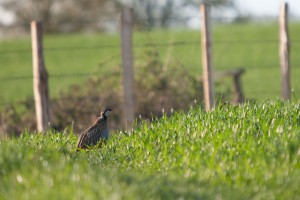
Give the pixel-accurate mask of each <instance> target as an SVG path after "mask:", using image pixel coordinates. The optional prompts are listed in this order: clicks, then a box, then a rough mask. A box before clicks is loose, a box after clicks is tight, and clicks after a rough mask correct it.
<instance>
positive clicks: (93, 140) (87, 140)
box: [77, 119, 105, 149]
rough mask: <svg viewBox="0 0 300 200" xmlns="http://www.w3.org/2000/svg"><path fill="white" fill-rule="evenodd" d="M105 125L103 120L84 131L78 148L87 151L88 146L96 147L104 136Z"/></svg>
mask: <svg viewBox="0 0 300 200" xmlns="http://www.w3.org/2000/svg"><path fill="white" fill-rule="evenodd" d="M100 120H101V119H100ZM104 125H105V124H104V121H103V120H101V121H98V123H95V124H94V125H92V126H91V127H89V128H88V129H87V130H86V131H84V132H83V133H82V134H81V135H80V137H79V139H78V143H77V148H80V149H85V148H87V147H88V146H93V145H96V144H97V143H98V142H99V140H100V138H101V136H102V131H103V128H104Z"/></svg>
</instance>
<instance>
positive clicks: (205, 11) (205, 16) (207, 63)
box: [200, 4, 215, 111]
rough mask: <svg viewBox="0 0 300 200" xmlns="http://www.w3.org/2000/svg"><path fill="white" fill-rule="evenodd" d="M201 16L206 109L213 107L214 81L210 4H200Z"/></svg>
mask: <svg viewBox="0 0 300 200" xmlns="http://www.w3.org/2000/svg"><path fill="white" fill-rule="evenodd" d="M200 12H201V17H202V24H201V46H202V47H201V48H202V67H203V90H204V100H205V108H206V111H209V110H212V109H213V108H214V101H215V100H214V98H215V97H214V81H213V67H212V53H211V48H212V47H211V43H212V40H211V20H210V6H209V5H206V4H202V5H201V6H200Z"/></svg>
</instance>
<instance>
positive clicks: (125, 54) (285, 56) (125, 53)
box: [0, 4, 297, 130]
mask: <svg viewBox="0 0 300 200" xmlns="http://www.w3.org/2000/svg"><path fill="white" fill-rule="evenodd" d="M286 7H287V5H286V4H285V5H284V6H283V9H282V13H283V14H281V16H282V17H281V19H285V20H281V22H282V23H281V24H282V25H281V30H285V31H280V32H281V33H282V35H281V38H282V39H280V44H281V49H282V52H284V53H281V54H280V55H282V56H281V57H282V58H281V59H282V63H283V64H282V72H283V73H282V74H283V75H282V83H283V84H282V88H283V89H282V91H285V92H282V93H283V99H289V98H290V80H289V77H290V75H289V73H290V72H289V71H290V70H289V66H290V64H289V57H290V56H289V45H290V44H291V42H289V40H288V39H289V37H288V34H287V31H286V30H287V23H286V22H287V17H286V16H287V14H286V13H284V12H286V11H287V9H286ZM204 9H205V6H203V7H202V10H203V12H202V13H203V14H204V13H205V12H204ZM125 13H127V14H125ZM125 13H124V15H123V17H122V19H123V20H122V27H123V28H122V30H123V31H122V38H123V39H122V42H121V43H122V62H123V69H124V78H123V85H124V95H125V97H126V98H125V100H124V103H125V105H126V106H124V109H125V113H127V114H128V115H127V116H128V118H127V120H126V121H127V124H128V126H130V124H131V123H132V121H133V113H134V96H133V91H132V88H133V73H134V72H133V60H132V58H134V55H132V54H131V52H132V50H131V49H132V47H131V45H132V41H131V38H132V35H131V33H132V30H131V27H132V22H131V20H132V19H131V18H130V13H131V11H128V10H127V11H125ZM205 16H206V17H202V19H208V18H209V14H208V13H206V14H205ZM203 22H204V23H203V24H205V25H207V26H209V24H210V23H211V22H210V21H209V20H207V21H203ZM204 27H205V26H203V30H202V32H203V33H204V32H205V33H206V34H202V36H203V37H204V36H206V38H202V52H203V57H202V62H203V64H202V66H203V67H205V68H204V69H203V74H204V75H205V76H204V77H203V82H204V86H205V88H204V91H207V92H205V93H206V96H207V98H205V99H208V100H206V105H208V106H207V110H210V109H211V108H212V107H213V104H214V103H213V102H214V100H213V99H214V98H213V94H214V92H213V91H214V89H213V87H214V86H213V81H212V79H213V78H214V77H215V76H217V74H216V75H212V72H213V71H214V70H212V69H210V67H211V66H213V65H214V64H213V63H212V60H214V59H215V58H213V56H212V55H210V54H212V53H211V52H210V45H211V44H217V45H222V44H223V45H224V44H226V45H227V44H230V45H253V43H256V44H259V43H261V42H265V43H266V44H269V43H271V44H274V43H278V42H279V41H274V40H270V41H234V40H232V41H209V38H211V35H210V34H211V33H210V32H209V30H210V29H209V28H208V29H205V28H204ZM204 30H207V31H204ZM199 38H200V33H199ZM207 38H208V39H207ZM33 41H34V40H33ZM207 41H208V42H207ZM296 42H297V41H296ZM296 42H295V43H296ZM293 44H294V43H293ZM190 45H199V46H200V42H199V40H195V41H192V40H191V41H180V42H156V43H151V42H149V43H144V44H138V45H136V46H135V47H136V48H138V47H149V46H155V47H167V48H168V47H169V46H190ZM118 47H119V45H118V44H113V45H93V46H88V47H77V46H76V47H75V46H74V47H63V48H51V49H49V48H48V49H46V52H47V51H66V50H70V51H71V50H80V49H81V50H84V49H99V48H101V49H109V48H118ZM33 49H34V48H33ZM26 51H27V50H24V49H20V50H16V51H3V52H0V54H9V53H23V52H26ZM205 52H206V53H205ZM34 55H35V54H34ZM37 57H38V56H37ZM198 57H200V55H199V56H198ZM193 59H197V58H193ZM199 60H201V59H199ZM37 63H42V62H41V61H40V62H38V61H37ZM209 63H211V64H209ZM233 65H234V64H233ZM264 65H265V64H264ZM249 66H251V64H250V65H249V64H248V66H247V64H246V65H245V64H243V65H242V67H244V68H249ZM265 66H268V65H265ZM270 66H272V67H273V66H276V64H270ZM199 71H200V70H199ZM40 72H42V73H43V74H44V75H43V76H41V77H46V76H45V72H43V71H40ZM205 72H207V73H205ZM238 72H239V73H238V74H239V75H238V76H237V75H236V73H230V72H229V73H226V72H225V75H226V76H227V75H228V74H229V76H232V77H233V80H234V81H235V83H236V84H235V88H236V91H237V93H242V92H241V86H240V84H239V82H240V80H239V78H237V77H239V76H240V75H241V74H242V72H241V71H239V70H238ZM246 72H248V71H247V69H246ZM126 73H127V75H125V74H126ZM90 75H91V74H90V73H79V74H72V73H69V74H68V73H66V74H57V75H53V74H52V75H51V74H50V78H55V77H56V78H59V77H73V76H77V77H78V76H83V77H85V76H90ZM223 75H224V73H223ZM33 77H34V80H37V81H42V82H43V80H44V83H46V80H47V78H44V79H36V78H37V76H36V75H34V76H33ZM28 78H32V77H30V76H27V77H24V76H21V77H18V76H16V77H3V78H2V79H0V80H1V81H7V80H20V79H28ZM127 78H128V79H127ZM35 85H36V86H38V85H40V84H39V83H36V84H35ZM43 88H45V87H43ZM46 88H47V87H46ZM40 89H41V88H40ZM35 91H36V92H35V95H37V94H36V93H40V94H42V95H41V97H39V98H38V97H35V99H36V100H35V101H36V103H37V102H38V101H39V100H37V99H42V98H44V99H47V91H46V89H42V91H40V92H37V91H38V90H37V89H36V90H35ZM43 102H47V100H45V101H41V102H40V103H39V104H40V105H38V103H37V104H36V105H37V106H39V107H40V109H38V108H36V111H37V113H38V110H44V111H42V113H44V114H38V115H37V118H38V119H39V118H40V119H41V120H40V121H41V123H40V124H43V125H41V126H42V127H41V126H38V129H39V130H44V129H46V128H47V126H48V123H47V121H49V118H48V119H47V115H48V114H47V112H48V111H47V108H45V104H44V103H43ZM46 104H47V103H46ZM43 108H44V109H43ZM41 116H45V117H44V118H43V117H41ZM42 118H43V119H42ZM38 121H39V120H38ZM45 122H46V123H45ZM39 127H40V128H39Z"/></svg>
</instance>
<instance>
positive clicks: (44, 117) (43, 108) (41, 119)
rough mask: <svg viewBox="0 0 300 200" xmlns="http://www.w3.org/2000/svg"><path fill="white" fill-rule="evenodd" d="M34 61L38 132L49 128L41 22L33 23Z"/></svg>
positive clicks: (34, 89)
mask: <svg viewBox="0 0 300 200" xmlns="http://www.w3.org/2000/svg"><path fill="white" fill-rule="evenodd" d="M31 40H32V59H33V91H34V100H35V111H36V120H37V130H38V131H40V132H41V131H45V130H46V129H47V128H49V123H50V114H49V99H48V93H49V91H48V74H47V71H46V68H45V63H44V55H43V26H42V23H41V22H36V21H33V22H31Z"/></svg>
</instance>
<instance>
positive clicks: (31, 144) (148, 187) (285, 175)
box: [0, 101, 300, 200]
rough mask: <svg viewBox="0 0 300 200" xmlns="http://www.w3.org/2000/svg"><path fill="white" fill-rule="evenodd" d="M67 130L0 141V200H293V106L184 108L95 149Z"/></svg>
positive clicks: (296, 159)
mask: <svg viewBox="0 0 300 200" xmlns="http://www.w3.org/2000/svg"><path fill="white" fill-rule="evenodd" d="M76 140H77V136H75V135H74V134H73V133H72V131H70V130H66V131H65V132H63V133H55V132H52V131H48V132H47V133H46V134H45V135H42V134H33V133H27V132H24V133H23V134H22V136H21V137H18V138H13V139H7V140H1V141H0V199H230V200H233V199H262V200H264V199H300V190H299V186H300V104H299V102H298V103H292V102H290V103H283V102H280V101H275V102H272V101H265V102H263V103H245V104H243V105H240V106H231V105H227V104H225V105H219V106H218V107H216V109H215V110H213V111H212V112H208V113H206V112H205V111H204V110H203V108H201V107H195V108H191V109H190V110H189V111H188V112H181V111H179V112H175V113H173V115H172V116H171V117H167V116H164V117H162V118H161V119H154V120H153V122H151V123H149V122H141V123H139V124H136V125H135V128H134V129H133V130H132V131H119V132H115V133H114V134H113V135H112V136H111V137H110V139H109V141H108V144H107V145H106V146H105V147H104V148H102V149H91V150H88V151H79V152H75V146H76Z"/></svg>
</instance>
